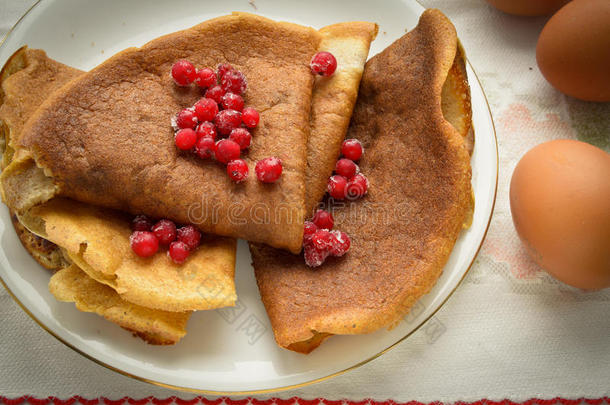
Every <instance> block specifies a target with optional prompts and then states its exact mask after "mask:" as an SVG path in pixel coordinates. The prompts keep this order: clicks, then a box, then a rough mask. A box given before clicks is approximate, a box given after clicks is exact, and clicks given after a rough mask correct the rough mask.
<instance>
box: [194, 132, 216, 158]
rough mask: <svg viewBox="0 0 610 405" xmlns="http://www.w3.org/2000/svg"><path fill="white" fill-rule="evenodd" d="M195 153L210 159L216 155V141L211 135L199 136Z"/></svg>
mask: <svg viewBox="0 0 610 405" xmlns="http://www.w3.org/2000/svg"><path fill="white" fill-rule="evenodd" d="M195 153H196V154H197V156H199V157H200V158H201V159H210V158H213V157H214V156H215V155H216V141H214V138H212V137H210V136H203V137H201V138H199V140H198V141H197V144H196V145H195Z"/></svg>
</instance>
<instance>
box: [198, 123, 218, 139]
mask: <svg viewBox="0 0 610 405" xmlns="http://www.w3.org/2000/svg"><path fill="white" fill-rule="evenodd" d="M195 133H196V134H197V139H200V138H203V137H205V136H207V137H210V138H212V139H214V140H216V127H215V126H214V124H212V123H211V122H208V121H206V122H202V123H201V124H199V125H197V129H196V130H195Z"/></svg>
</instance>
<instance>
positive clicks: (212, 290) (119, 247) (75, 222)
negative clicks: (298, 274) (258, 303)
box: [0, 48, 237, 312]
mask: <svg viewBox="0 0 610 405" xmlns="http://www.w3.org/2000/svg"><path fill="white" fill-rule="evenodd" d="M11 59H12V60H18V61H20V62H19V64H18V65H17V67H15V66H14V63H15V62H9V63H8V64H7V65H6V66H7V69H8V66H13V68H12V69H11V70H12V71H13V74H12V75H10V76H9V75H6V76H5V80H3V82H2V87H3V94H4V103H3V104H2V105H1V106H0V120H2V122H3V125H4V126H5V128H6V129H7V130H6V131H5V135H7V137H6V138H5V143H6V145H8V147H9V148H11V149H13V151H15V150H16V152H14V154H15V157H17V156H18V155H20V154H21V153H22V150H21V149H19V148H15V146H14V145H16V143H18V141H19V139H20V137H21V131H20V129H21V128H23V120H24V119H25V117H27V116H28V115H30V114H31V113H32V111H34V110H35V109H36V106H37V105H39V104H40V103H42V101H44V99H41V98H40V97H38V98H36V97H34V96H32V95H31V94H30V93H31V92H32V91H33V89H32V88H31V86H32V85H33V84H41V85H44V83H45V82H46V83H54V87H59V86H61V84H60V83H61V82H62V81H63V83H64V84H65V82H66V81H67V80H68V77H69V76H76V75H78V74H82V72H80V71H76V70H75V69H72V68H70V67H68V66H66V65H63V64H61V63H58V62H55V61H53V60H52V59H50V58H48V57H47V56H46V54H45V53H44V52H43V51H41V50H35V49H27V48H22V49H20V50H19V51H17V53H16V54H15V56H14V57H13V58H11ZM18 67H21V68H20V69H19V68H18ZM49 90H52V88H49ZM47 94H48V93H47ZM7 156H8V155H6V153H5V161H7V163H8V161H10V159H9V158H8V157H7ZM19 220H20V222H19V223H18V225H17V227H18V228H16V229H17V232H18V234H19V235H20V239H21V240H22V242H24V244H25V245H26V248H29V249H28V250H29V251H30V252H32V255H33V256H34V257H35V258H38V259H40V260H38V261H39V262H40V261H43V262H44V263H43V265H44V264H48V263H54V264H55V265H53V266H52V267H55V268H57V267H59V266H61V265H62V264H65V261H66V259H67V260H68V261H70V262H72V263H76V264H78V266H79V267H80V268H81V269H82V270H83V271H85V273H87V274H88V275H89V276H90V277H92V278H93V279H95V280H96V281H98V282H101V283H103V284H106V285H108V286H110V287H112V288H114V289H115V290H116V291H117V292H118V293H119V295H120V296H121V297H123V298H125V299H127V300H128V301H130V302H132V303H135V304H138V305H142V306H145V307H148V308H156V309H161V310H165V311H177V312H182V311H192V310H203V309H213V308H219V307H224V306H230V305H234V304H235V300H236V299H237V297H236V294H235V284H234V269H235V248H236V242H235V240H234V239H230V238H223V237H210V236H204V238H203V239H202V243H201V246H200V247H199V248H198V249H197V250H196V251H195V252H194V254H193V255H191V257H190V258H189V260H188V261H187V263H185V264H184V265H183V266H177V265H175V264H173V263H172V262H171V261H170V260H168V259H167V258H166V257H165V255H163V254H157V255H155V256H154V257H153V258H150V259H142V258H140V257H137V256H136V255H134V254H133V253H132V252H131V249H130V247H129V235H130V234H131V229H130V223H131V221H130V217H129V216H128V215H126V214H124V213H121V212H118V211H114V210H109V209H103V208H98V207H94V206H91V205H88V204H83V203H80V202H77V201H73V200H67V199H63V198H54V199H52V200H50V201H48V202H46V203H44V204H41V205H39V206H35V207H33V208H32V209H30V210H28V211H27V212H25V213H23V214H22V215H20V216H19ZM24 225H25V228H27V229H29V230H30V231H33V232H34V234H32V233H31V232H27V231H26V230H25V229H24ZM41 238H42V239H43V240H45V242H42V241H40V239H41ZM57 246H59V247H61V251H59V249H58V248H57ZM58 251H59V253H60V254H58ZM56 266H57V267H56ZM46 267H51V266H46Z"/></svg>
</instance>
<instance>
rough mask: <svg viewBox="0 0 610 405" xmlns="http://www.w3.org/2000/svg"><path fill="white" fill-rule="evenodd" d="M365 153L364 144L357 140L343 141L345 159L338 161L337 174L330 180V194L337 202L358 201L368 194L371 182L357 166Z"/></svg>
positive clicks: (342, 147)
mask: <svg viewBox="0 0 610 405" xmlns="http://www.w3.org/2000/svg"><path fill="white" fill-rule="evenodd" d="M363 152H364V150H363V148H362V144H361V143H360V141H358V140H357V139H346V140H345V141H343V144H342V145H341V154H342V155H343V158H341V159H339V160H338V161H337V164H336V165H335V174H334V175H332V176H330V178H329V179H328V194H329V195H330V196H331V197H332V198H334V199H335V200H344V199H345V198H347V199H350V200H356V199H358V198H361V197H363V196H364V195H365V194H366V193H367V191H368V188H369V181H368V179H367V178H366V176H365V175H364V174H362V173H360V168H359V167H358V165H357V164H356V161H358V160H360V158H361V157H362V153H363Z"/></svg>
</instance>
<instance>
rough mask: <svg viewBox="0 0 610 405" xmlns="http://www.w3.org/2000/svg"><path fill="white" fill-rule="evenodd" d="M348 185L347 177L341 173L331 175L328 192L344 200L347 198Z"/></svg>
mask: <svg viewBox="0 0 610 405" xmlns="http://www.w3.org/2000/svg"><path fill="white" fill-rule="evenodd" d="M346 187H347V179H346V178H345V177H343V176H341V175H339V174H335V175H334V176H330V178H329V179H328V186H327V190H328V194H330V196H331V197H332V198H334V199H335V200H343V199H344V198H345V188H346Z"/></svg>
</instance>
